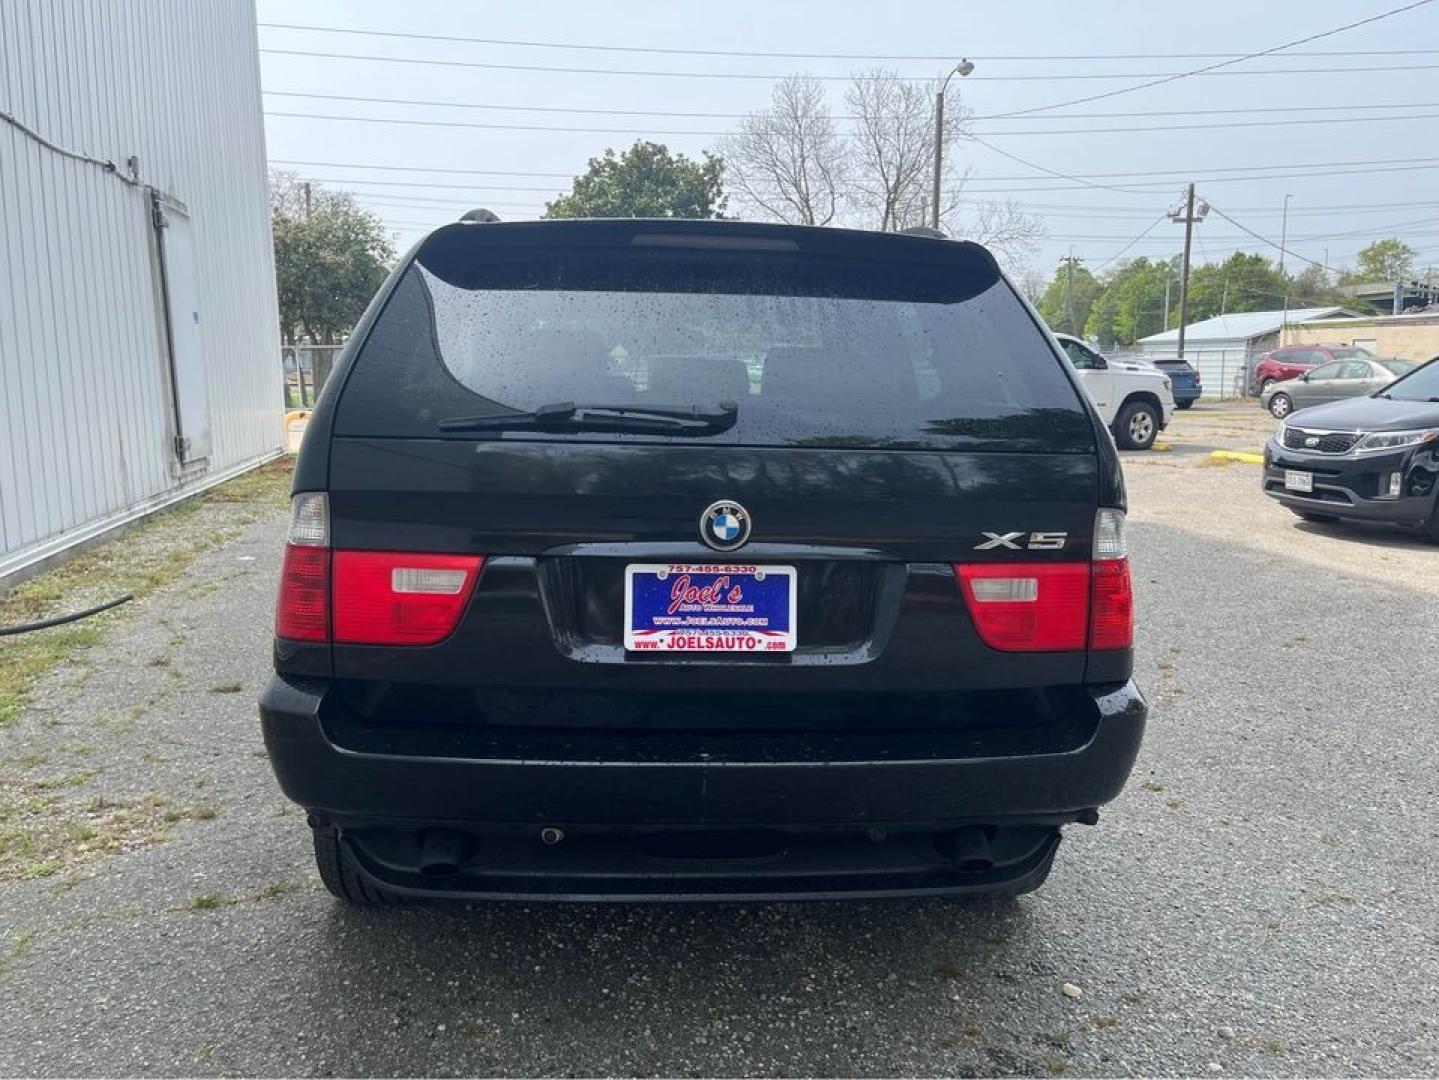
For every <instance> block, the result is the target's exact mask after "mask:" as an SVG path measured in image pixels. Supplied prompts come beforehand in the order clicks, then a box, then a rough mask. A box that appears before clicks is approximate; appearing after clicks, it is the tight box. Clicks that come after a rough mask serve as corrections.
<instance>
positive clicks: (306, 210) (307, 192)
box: [305, 180, 310, 217]
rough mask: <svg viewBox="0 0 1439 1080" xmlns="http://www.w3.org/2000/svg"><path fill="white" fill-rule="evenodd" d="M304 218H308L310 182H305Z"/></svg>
mask: <svg viewBox="0 0 1439 1080" xmlns="http://www.w3.org/2000/svg"><path fill="white" fill-rule="evenodd" d="M305 216H306V217H309V216H310V181H308V180H306V181H305Z"/></svg>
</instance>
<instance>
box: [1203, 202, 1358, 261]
mask: <svg viewBox="0 0 1439 1080" xmlns="http://www.w3.org/2000/svg"><path fill="white" fill-rule="evenodd" d="M1209 209H1211V210H1213V211H1214V212H1215V213H1216V214H1218V215H1219V216H1220V217H1222V218H1223V219H1224V220H1225V221H1227V222H1229V224H1231V225H1233V226H1234V227H1235V228H1236V229H1238V230H1239V231H1240V232H1244V233H1248V234H1249V235H1250V236H1252V237H1254V239H1256V240H1258V241H1259V242H1260V243H1262V244H1268V245H1269V246H1270V247H1272V248H1274V249H1275V250H1276V251H1278V252H1279V253H1280V254H1281V255H1293V256H1294V257H1295V258H1296V259H1298V260H1299V261H1300V262H1307V263H1308V264H1309V265H1310V266H1317V267H1319V269H1321V270H1323V271H1325V272H1326V273H1327V272H1328V271H1329V267H1327V266H1325V265H1324V264H1323V263H1322V262H1315V261H1314V260H1313V259H1309V258H1306V257H1305V256H1303V255H1300V254H1299V253H1298V252H1295V251H1289V250H1288V244H1285V245H1284V246H1283V247H1281V246H1280V245H1278V244H1276V243H1275V242H1274V241H1273V240H1270V239H1268V238H1267V237H1263V236H1260V235H1259V234H1258V233H1257V232H1255V231H1254V230H1253V229H1251V228H1250V227H1249V226H1248V225H1243V224H1241V223H1240V222H1238V221H1235V220H1234V219H1233V218H1232V217H1230V216H1229V215H1228V214H1226V213H1225V212H1224V211H1223V210H1221V209H1219V207H1217V206H1215V205H1214V204H1213V203H1212V202H1211V203H1210V204H1209Z"/></svg>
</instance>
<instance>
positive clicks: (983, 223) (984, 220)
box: [960, 199, 1044, 270]
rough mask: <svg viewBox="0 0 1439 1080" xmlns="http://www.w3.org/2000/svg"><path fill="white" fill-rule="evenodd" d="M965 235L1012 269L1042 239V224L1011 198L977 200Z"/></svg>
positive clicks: (1032, 251) (1026, 256) (1021, 262)
mask: <svg viewBox="0 0 1439 1080" xmlns="http://www.w3.org/2000/svg"><path fill="white" fill-rule="evenodd" d="M960 231H961V232H962V235H963V236H964V239H966V240H974V241H976V242H978V243H981V244H983V245H985V247H987V248H989V249H990V250H992V251H993V252H994V253H995V254H996V255H998V256H999V258H1000V261H1001V262H1004V263H1005V264H1007V266H1008V267H1009V268H1010V269H1011V270H1016V269H1019V268H1022V267H1023V266H1024V264H1025V261H1026V260H1027V259H1028V258H1029V256H1031V255H1033V254H1034V251H1035V249H1036V248H1038V247H1039V243H1040V241H1041V240H1043V239H1044V224H1043V222H1041V221H1040V220H1039V219H1038V218H1037V217H1035V216H1034V215H1032V214H1026V213H1025V212H1024V209H1023V208H1022V207H1021V206H1020V205H1019V203H1017V202H1015V201H1014V200H1013V199H1009V200H1006V201H1005V202H998V201H993V202H986V203H980V204H979V209H978V210H977V211H976V213H975V215H974V218H973V223H972V224H971V225H970V226H969V227H968V228H963V229H961V230H960Z"/></svg>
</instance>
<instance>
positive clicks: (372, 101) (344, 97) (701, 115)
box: [265, 89, 1439, 134]
mask: <svg viewBox="0 0 1439 1080" xmlns="http://www.w3.org/2000/svg"><path fill="white" fill-rule="evenodd" d="M265 93H266V95H269V96H272V98H318V99H322V101H358V102H364V104H368V105H433V106H436V108H446V109H488V111H495V112H574V114H581V115H599V116H663V118H666V119H745V118H747V116H750V115H753V114H748V112H668V111H663V109H600V108H586V106H567V105H494V104H485V102H471V101H430V99H423V98H367V96H361V95H354V93H314V92H308V91H269V89H266V91H265ZM1360 109H1364V111H1374V109H1439V101H1412V102H1386V104H1368V105H1246V106H1243V108H1236V109H1148V111H1144V109H1141V111H1130V112H1066V114H1065V115H1063V116H1019V118H1016V119H1032V121H1071V119H1138V118H1147V116H1229V115H1238V116H1248V115H1253V114H1256V112H1285V114H1289V112H1354V111H1360ZM830 119H837V121H852V119H859V116H853V115H849V114H836V115H832V116H830ZM971 119H974V121H986V119H997V116H979V115H976V116H971ZM990 134H993V132H990ZM1029 134H1032V132H1029Z"/></svg>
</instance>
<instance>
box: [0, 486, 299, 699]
mask: <svg viewBox="0 0 1439 1080" xmlns="http://www.w3.org/2000/svg"><path fill="white" fill-rule="evenodd" d="M290 469H291V464H290V462H289V460H288V459H282V460H280V461H277V462H274V463H272V464H270V465H267V466H265V467H264V468H261V469H256V470H252V471H251V472H249V473H246V474H244V475H243V476H239V477H236V478H235V479H234V480H231V481H229V482H228V483H226V484H222V485H221V486H220V487H218V488H215V489H213V490H212V491H210V492H207V493H206V494H205V495H203V496H201V497H200V498H199V499H188V500H186V501H185V502H183V503H180V504H178V505H176V506H173V507H171V508H170V509H168V510H165V511H163V512H161V513H159V514H155V515H154V516H152V517H150V518H148V519H147V520H145V521H143V522H141V523H140V524H139V525H137V526H135V527H134V528H133V529H131V530H129V531H128V532H126V533H125V534H124V535H122V536H120V537H117V538H116V539H115V540H113V541H111V542H110V543H107V544H104V545H103V546H101V547H98V548H95V549H94V550H92V551H87V552H82V553H81V554H79V555H76V556H75V557H74V558H71V559H69V560H68V561H66V562H65V563H63V564H61V565H60V566H57V567H55V568H53V569H51V570H48V571H46V572H45V573H43V574H39V575H37V576H36V577H33V578H31V579H30V580H28V581H23V582H21V583H20V584H19V585H17V586H15V587H14V588H13V589H11V590H9V591H8V592H7V593H5V594H4V595H3V596H0V625H5V626H8V625H11V624H15V623H27V622H35V621H38V620H41V619H45V618H49V617H52V616H55V615H60V614H64V613H66V612H70V611H75V610H78V609H80V608H84V607H88V606H89V605H91V604H95V603H100V602H103V601H105V600H110V599H113V598H115V597H117V596H122V595H124V594H125V593H131V594H133V595H134V596H135V597H136V598H137V599H143V598H144V597H146V596H148V595H150V594H151V593H153V592H155V591H156V590H157V589H160V588H163V587H164V586H166V585H168V584H170V583H171V582H173V581H175V580H176V579H177V578H178V577H180V575H182V574H183V573H184V572H185V571H186V570H187V569H188V568H189V566H190V564H191V563H192V562H193V561H194V560H195V558H197V557H198V556H199V555H201V554H202V553H203V552H205V551H207V550H209V549H210V548H212V547H214V546H216V545H217V544H220V543H223V542H224V541H226V540H228V539H230V538H231V537H232V536H234V535H235V534H236V533H238V532H239V531H240V530H241V529H243V528H245V527H247V526H248V525H249V524H250V523H251V522H253V521H256V520H258V519H259V518H261V517H263V516H265V515H266V514H270V513H275V512H277V511H281V510H283V509H284V507H285V504H286V501H287V499H288V494H289V485H290ZM212 503H232V504H239V505H238V506H236V507H234V508H233V509H230V510H227V511H218V510H212V511H211V512H210V516H211V517H212V518H213V519H214V520H213V521H209V522H207V523H206V525H205V527H200V524H199V523H198V522H193V521H190V520H189V519H192V518H195V517H196V516H197V515H199V514H200V513H201V512H202V511H203V510H204V509H205V508H206V506H208V505H209V504H212ZM133 608H134V605H133V604H126V605H122V606H120V607H118V608H115V609H112V610H111V611H107V612H103V613H101V614H99V615H96V616H94V617H92V618H90V619H86V620H85V621H84V622H83V623H74V624H68V625H64V626H58V627H54V628H52V629H49V630H38V631H35V632H33V633H29V634H18V635H15V636H13V637H6V638H0V727H5V726H8V725H11V724H14V723H15V722H16V721H17V720H18V719H19V718H20V716H21V715H22V713H23V712H24V710H25V706H26V704H27V703H28V701H29V697H30V694H31V692H32V691H33V690H34V688H35V685H36V683H38V682H39V680H40V679H41V678H42V677H43V676H44V675H46V674H47V673H48V672H50V671H52V670H53V669H55V668H58V667H60V666H62V665H65V664H77V663H80V662H81V661H82V660H83V656H84V652H85V650H86V649H89V648H91V647H93V646H94V645H96V644H97V643H98V642H99V641H100V640H101V639H102V637H103V634H104V631H105V629H106V628H107V627H109V626H111V625H113V624H114V623H116V622H118V621H120V620H123V619H125V618H127V617H128V613H129V611H130V610H133ZM157 666H160V665H157Z"/></svg>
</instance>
